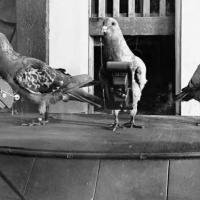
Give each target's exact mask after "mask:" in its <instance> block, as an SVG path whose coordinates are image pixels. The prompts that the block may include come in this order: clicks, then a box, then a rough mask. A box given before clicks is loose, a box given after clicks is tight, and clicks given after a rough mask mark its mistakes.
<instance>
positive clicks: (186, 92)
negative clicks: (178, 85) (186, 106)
mask: <svg viewBox="0 0 200 200" xmlns="http://www.w3.org/2000/svg"><path fill="white" fill-rule="evenodd" d="M191 99H195V100H197V101H200V65H198V67H197V69H196V71H195V72H194V74H193V76H192V78H191V79H190V81H189V83H188V85H187V86H186V87H184V88H183V89H182V90H181V92H180V93H179V94H177V95H176V96H175V101H189V100H191Z"/></svg>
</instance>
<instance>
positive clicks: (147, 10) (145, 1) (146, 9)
mask: <svg viewBox="0 0 200 200" xmlns="http://www.w3.org/2000/svg"><path fill="white" fill-rule="evenodd" d="M142 13H143V16H144V17H149V16H150V0H143V10H142Z"/></svg>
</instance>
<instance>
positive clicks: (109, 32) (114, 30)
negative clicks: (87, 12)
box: [102, 17, 122, 39]
mask: <svg viewBox="0 0 200 200" xmlns="http://www.w3.org/2000/svg"><path fill="white" fill-rule="evenodd" d="M102 33H103V35H104V38H107V39H109V38H110V39H115V38H118V37H119V36H120V35H122V32H121V29H120V27H119V24H118V22H117V20H115V19H114V18H111V17H109V18H105V19H104V21H103V24H102Z"/></svg>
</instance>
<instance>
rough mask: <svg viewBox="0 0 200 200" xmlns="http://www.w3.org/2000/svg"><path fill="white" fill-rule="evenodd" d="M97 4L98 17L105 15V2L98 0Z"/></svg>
mask: <svg viewBox="0 0 200 200" xmlns="http://www.w3.org/2000/svg"><path fill="white" fill-rule="evenodd" d="M98 4H99V6H98V7H99V17H105V12H106V2H105V0H98Z"/></svg>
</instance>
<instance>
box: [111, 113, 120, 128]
mask: <svg viewBox="0 0 200 200" xmlns="http://www.w3.org/2000/svg"><path fill="white" fill-rule="evenodd" d="M111 127H112V128H113V132H115V131H116V130H117V128H121V126H120V125H119V110H114V123H113V124H111Z"/></svg>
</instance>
